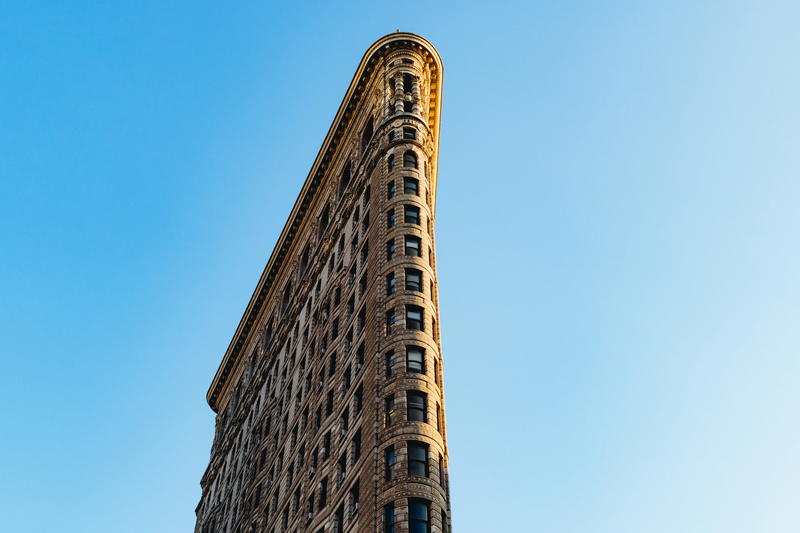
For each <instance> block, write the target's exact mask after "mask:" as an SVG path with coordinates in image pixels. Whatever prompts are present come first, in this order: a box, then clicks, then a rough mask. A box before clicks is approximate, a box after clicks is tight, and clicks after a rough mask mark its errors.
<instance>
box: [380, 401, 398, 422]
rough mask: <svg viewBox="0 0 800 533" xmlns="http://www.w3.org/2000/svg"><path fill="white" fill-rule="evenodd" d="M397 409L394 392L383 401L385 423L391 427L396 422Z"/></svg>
mask: <svg viewBox="0 0 800 533" xmlns="http://www.w3.org/2000/svg"><path fill="white" fill-rule="evenodd" d="M395 416H396V414H395V411H394V394H391V395H389V396H387V397H386V399H385V400H384V401H383V420H384V425H386V427H389V426H391V425H393V424H394V422H395Z"/></svg>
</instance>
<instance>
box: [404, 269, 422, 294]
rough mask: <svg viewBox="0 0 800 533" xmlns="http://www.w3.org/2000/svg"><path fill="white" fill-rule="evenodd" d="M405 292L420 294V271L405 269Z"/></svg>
mask: <svg viewBox="0 0 800 533" xmlns="http://www.w3.org/2000/svg"><path fill="white" fill-rule="evenodd" d="M406 290H407V291H418V292H422V271H421V270H417V269H416V268H407V269H406Z"/></svg>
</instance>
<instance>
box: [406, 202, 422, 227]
mask: <svg viewBox="0 0 800 533" xmlns="http://www.w3.org/2000/svg"><path fill="white" fill-rule="evenodd" d="M403 221H404V222H405V223H406V224H417V225H418V224H419V207H417V206H414V205H406V206H403Z"/></svg>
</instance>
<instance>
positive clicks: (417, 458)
mask: <svg viewBox="0 0 800 533" xmlns="http://www.w3.org/2000/svg"><path fill="white" fill-rule="evenodd" d="M408 473H409V474H410V475H412V476H422V477H428V445H427V444H425V443H424V442H417V441H415V440H411V441H408Z"/></svg>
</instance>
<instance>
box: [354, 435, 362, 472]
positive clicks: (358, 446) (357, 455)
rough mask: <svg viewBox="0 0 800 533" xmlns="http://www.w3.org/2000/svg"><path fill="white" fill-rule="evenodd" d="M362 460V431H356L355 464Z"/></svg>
mask: <svg viewBox="0 0 800 533" xmlns="http://www.w3.org/2000/svg"><path fill="white" fill-rule="evenodd" d="M360 458H361V430H360V429H359V430H358V431H356V434H355V436H354V437H353V463H354V464H355V462H356V461H358V460H359V459H360Z"/></svg>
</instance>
